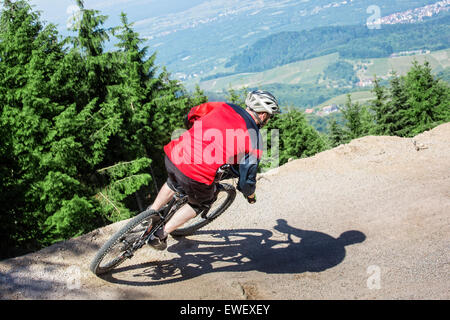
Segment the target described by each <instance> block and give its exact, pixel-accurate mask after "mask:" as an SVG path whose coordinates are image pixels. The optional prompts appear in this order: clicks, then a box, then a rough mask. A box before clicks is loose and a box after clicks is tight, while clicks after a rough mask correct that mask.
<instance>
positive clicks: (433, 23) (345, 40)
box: [226, 15, 450, 73]
mask: <svg viewBox="0 0 450 320" xmlns="http://www.w3.org/2000/svg"><path fill="white" fill-rule="evenodd" d="M449 24H450V16H449V15H445V16H444V17H442V18H439V19H433V20H430V21H426V22H423V23H414V24H396V25H383V27H382V28H380V29H369V28H367V26H365V25H355V26H331V27H319V28H315V29H312V30H304V31H298V32H297V31H290V32H287V31H285V32H280V33H276V34H272V35H270V36H268V37H266V38H263V39H260V40H258V41H256V42H255V43H254V44H253V45H251V46H250V47H248V48H246V49H244V50H243V51H242V52H241V53H240V54H238V55H235V56H233V57H232V58H231V59H230V61H229V62H228V63H227V64H226V67H232V66H235V70H234V71H235V72H237V73H241V72H258V71H263V70H268V69H271V68H274V67H276V66H281V65H284V64H287V63H291V62H295V61H300V60H306V59H310V58H314V57H320V56H323V55H327V54H330V53H334V52H338V53H339V54H340V56H341V58H346V59H364V58H382V57H388V56H389V55H391V54H392V53H394V52H401V51H408V50H417V49H429V50H440V49H445V48H447V47H448V28H449Z"/></svg>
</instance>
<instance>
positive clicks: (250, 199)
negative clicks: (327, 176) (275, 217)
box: [247, 194, 256, 204]
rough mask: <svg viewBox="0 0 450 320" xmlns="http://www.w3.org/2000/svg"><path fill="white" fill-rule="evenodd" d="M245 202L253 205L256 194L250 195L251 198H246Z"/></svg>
mask: <svg viewBox="0 0 450 320" xmlns="http://www.w3.org/2000/svg"><path fill="white" fill-rule="evenodd" d="M247 201H248V203H250V204H254V203H255V202H256V194H252V195H251V196H248V197H247Z"/></svg>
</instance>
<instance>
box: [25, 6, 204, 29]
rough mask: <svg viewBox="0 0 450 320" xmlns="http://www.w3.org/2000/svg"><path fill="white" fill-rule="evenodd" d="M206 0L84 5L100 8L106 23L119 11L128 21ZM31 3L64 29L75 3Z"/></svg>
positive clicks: (177, 9)
mask: <svg viewBox="0 0 450 320" xmlns="http://www.w3.org/2000/svg"><path fill="white" fill-rule="evenodd" d="M205 1H206V0H85V1H84V6H85V7H86V8H89V9H96V10H100V11H101V13H102V14H105V15H107V16H109V19H108V24H112V25H117V24H118V23H119V15H120V12H122V11H123V12H125V13H126V14H127V15H128V20H129V21H130V22H133V21H138V20H142V19H146V18H150V17H156V16H161V15H166V14H169V13H175V12H180V11H184V10H186V9H189V8H191V7H193V6H195V5H198V4H200V3H202V2H205ZM30 3H31V4H32V5H35V8H36V9H37V10H39V11H42V18H43V20H45V21H48V22H52V23H55V24H58V25H59V29H60V30H61V31H63V30H64V29H66V24H67V20H68V19H69V17H70V15H71V11H73V9H72V10H71V7H73V6H75V5H76V1H75V0H30Z"/></svg>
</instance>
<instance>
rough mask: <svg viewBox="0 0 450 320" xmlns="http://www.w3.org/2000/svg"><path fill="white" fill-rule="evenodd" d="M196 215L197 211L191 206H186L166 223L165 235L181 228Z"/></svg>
mask: <svg viewBox="0 0 450 320" xmlns="http://www.w3.org/2000/svg"><path fill="white" fill-rule="evenodd" d="M196 215H197V214H196V213H195V210H194V209H192V207H191V206H190V205H189V204H186V205H184V206H183V207H181V208H180V209H179V210H178V211H177V212H175V214H174V215H173V217H172V218H171V219H170V220H169V221H168V222H167V223H166V225H165V227H164V233H165V234H169V233H171V232H172V231H174V230H176V229H178V228H179V227H181V226H182V225H183V224H184V223H186V222H187V221H189V220H190V219H192V218H194V217H195V216H196Z"/></svg>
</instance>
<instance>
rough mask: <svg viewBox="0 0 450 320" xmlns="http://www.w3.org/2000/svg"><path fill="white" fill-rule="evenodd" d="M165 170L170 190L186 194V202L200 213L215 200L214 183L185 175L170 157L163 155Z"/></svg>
mask: <svg viewBox="0 0 450 320" xmlns="http://www.w3.org/2000/svg"><path fill="white" fill-rule="evenodd" d="M165 165H166V170H167V175H168V178H167V185H168V186H169V188H170V189H171V190H172V191H175V192H180V193H182V194H184V195H187V196H188V203H189V204H190V205H191V207H192V208H193V209H194V210H195V211H196V212H197V213H200V212H201V211H203V210H204V209H207V208H209V207H210V206H211V204H212V203H213V202H214V200H215V192H216V184H215V183H213V184H211V185H207V184H204V183H201V182H198V181H195V180H194V179H191V178H189V177H187V176H186V175H185V174H184V173H183V172H181V171H180V169H178V168H177V167H176V166H175V165H174V164H173V163H172V161H170V159H169V158H168V157H167V156H165Z"/></svg>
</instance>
